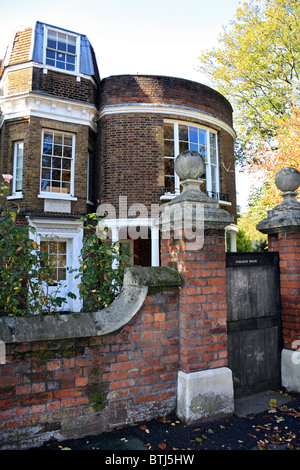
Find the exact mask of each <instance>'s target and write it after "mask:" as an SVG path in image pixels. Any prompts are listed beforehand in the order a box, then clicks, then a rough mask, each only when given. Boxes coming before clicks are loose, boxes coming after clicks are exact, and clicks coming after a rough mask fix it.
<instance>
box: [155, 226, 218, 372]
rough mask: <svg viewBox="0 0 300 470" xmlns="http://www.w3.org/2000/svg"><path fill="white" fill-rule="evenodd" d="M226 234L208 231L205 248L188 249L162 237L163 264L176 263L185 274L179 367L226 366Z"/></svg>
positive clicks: (208, 367) (181, 272) (183, 368)
mask: <svg viewBox="0 0 300 470" xmlns="http://www.w3.org/2000/svg"><path fill="white" fill-rule="evenodd" d="M225 256H226V255H225V245H224V236H222V235H218V234H206V236H205V238H204V246H203V248H202V249H199V250H194V251H188V250H187V245H186V244H185V243H182V241H179V240H176V239H174V238H173V235H172V233H171V239H170V240H168V239H162V246H161V264H162V266H168V265H170V264H171V265H172V264H174V263H175V265H176V267H177V269H178V271H179V273H180V274H181V275H182V276H183V277H184V279H185V281H184V285H183V286H182V287H181V289H180V298H179V312H180V314H179V315H180V316H179V318H180V331H181V350H180V351H181V356H180V369H181V370H182V371H184V372H193V371H199V370H206V369H213V368H217V367H225V366H227V304H226V268H225Z"/></svg>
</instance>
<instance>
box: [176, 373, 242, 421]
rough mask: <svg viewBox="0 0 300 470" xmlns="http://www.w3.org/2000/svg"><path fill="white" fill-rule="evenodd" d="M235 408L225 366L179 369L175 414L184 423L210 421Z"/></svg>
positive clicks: (230, 381) (229, 376) (230, 374)
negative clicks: (186, 371)
mask: <svg viewBox="0 0 300 470" xmlns="http://www.w3.org/2000/svg"><path fill="white" fill-rule="evenodd" d="M233 412H234V398H233V381H232V373H231V370H230V369H228V368H227V367H221V368H219V369H210V370H204V371H199V372H190V373H185V372H182V371H179V372H178V384H177V416H178V418H179V419H181V420H182V421H184V422H186V423H187V424H190V423H193V422H196V421H209V420H211V419H217V418H221V417H224V416H229V415H231V414H233Z"/></svg>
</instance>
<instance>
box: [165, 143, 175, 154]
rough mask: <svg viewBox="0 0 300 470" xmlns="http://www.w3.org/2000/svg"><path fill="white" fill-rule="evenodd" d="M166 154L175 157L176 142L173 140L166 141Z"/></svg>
mask: <svg viewBox="0 0 300 470" xmlns="http://www.w3.org/2000/svg"><path fill="white" fill-rule="evenodd" d="M165 156H166V157H174V142H173V141H172V140H166V141H165Z"/></svg>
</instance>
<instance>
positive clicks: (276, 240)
mask: <svg viewBox="0 0 300 470" xmlns="http://www.w3.org/2000/svg"><path fill="white" fill-rule="evenodd" d="M268 240H269V251H278V253H279V267H280V294H281V308H282V312H281V319H282V335H283V343H284V344H283V347H284V348H286V349H293V348H292V344H293V342H294V341H297V340H299V338H300V303H299V298H300V233H279V234H275V235H269V236H268Z"/></svg>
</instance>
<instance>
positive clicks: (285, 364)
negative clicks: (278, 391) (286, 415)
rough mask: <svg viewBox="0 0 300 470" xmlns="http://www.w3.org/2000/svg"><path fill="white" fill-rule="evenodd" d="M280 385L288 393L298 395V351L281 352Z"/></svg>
mask: <svg viewBox="0 0 300 470" xmlns="http://www.w3.org/2000/svg"><path fill="white" fill-rule="evenodd" d="M281 383H282V386H283V387H284V388H286V390H288V391H289V392H295V393H300V351H292V350H290V349H283V350H282V353H281Z"/></svg>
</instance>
